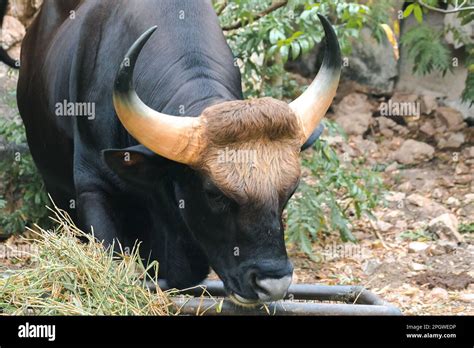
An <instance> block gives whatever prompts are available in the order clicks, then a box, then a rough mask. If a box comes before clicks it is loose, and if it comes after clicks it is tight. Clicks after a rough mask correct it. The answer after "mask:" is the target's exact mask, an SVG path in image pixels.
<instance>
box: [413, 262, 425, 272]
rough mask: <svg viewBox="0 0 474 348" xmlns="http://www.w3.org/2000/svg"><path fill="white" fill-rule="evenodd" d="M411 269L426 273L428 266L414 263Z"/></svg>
mask: <svg viewBox="0 0 474 348" xmlns="http://www.w3.org/2000/svg"><path fill="white" fill-rule="evenodd" d="M410 268H411V269H412V270H414V271H424V270H425V269H426V266H425V265H423V264H421V263H416V262H412V263H411V264H410Z"/></svg>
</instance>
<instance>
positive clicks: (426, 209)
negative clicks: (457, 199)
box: [406, 193, 449, 223]
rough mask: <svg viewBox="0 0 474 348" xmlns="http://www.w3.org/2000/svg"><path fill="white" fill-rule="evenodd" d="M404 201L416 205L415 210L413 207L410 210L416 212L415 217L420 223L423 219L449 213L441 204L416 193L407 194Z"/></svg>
mask: <svg viewBox="0 0 474 348" xmlns="http://www.w3.org/2000/svg"><path fill="white" fill-rule="evenodd" d="M406 201H407V203H408V204H411V205H413V206H416V207H418V209H416V210H415V208H413V209H411V210H413V211H414V212H417V213H418V214H417V217H418V220H419V222H420V223H422V222H423V220H427V219H434V218H436V217H438V216H440V215H443V214H445V213H449V211H448V210H447V209H446V208H445V207H443V206H442V205H441V204H439V203H436V202H434V201H433V200H431V199H429V198H426V197H423V196H422V195H419V194H417V193H413V194H411V195H410V196H408V197H407V199H406Z"/></svg>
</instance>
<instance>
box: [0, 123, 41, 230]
mask: <svg viewBox="0 0 474 348" xmlns="http://www.w3.org/2000/svg"><path fill="white" fill-rule="evenodd" d="M0 136H1V137H3V138H4V139H5V140H6V141H7V142H8V143H9V144H12V145H20V144H25V143H26V136H25V131H24V128H23V125H22V123H21V121H19V120H14V121H7V120H0ZM0 182H1V184H0V189H1V191H0V236H3V237H5V236H8V235H11V234H18V233H22V232H24V231H25V227H26V226H31V225H33V224H36V223H38V224H41V225H42V226H43V227H47V226H49V225H50V223H49V219H48V218H47V216H48V213H47V209H46V204H48V202H49V199H48V196H47V194H46V192H45V190H44V185H43V181H42V179H41V177H40V175H39V174H38V171H37V170H36V167H35V164H34V162H33V159H32V157H31V155H30V154H29V153H20V152H15V151H12V152H9V153H7V156H6V158H4V159H3V160H2V161H0Z"/></svg>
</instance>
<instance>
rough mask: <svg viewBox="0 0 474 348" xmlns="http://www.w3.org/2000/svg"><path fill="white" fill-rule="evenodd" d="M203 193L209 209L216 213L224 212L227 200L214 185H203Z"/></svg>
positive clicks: (227, 203) (227, 204)
mask: <svg viewBox="0 0 474 348" xmlns="http://www.w3.org/2000/svg"><path fill="white" fill-rule="evenodd" d="M204 192H205V194H206V197H207V200H208V202H209V204H210V205H211V208H213V210H215V211H216V212H219V211H223V210H226V209H227V208H228V206H229V203H230V201H229V199H228V198H227V197H226V196H225V195H224V194H223V193H222V192H221V191H220V190H219V189H218V188H217V187H215V186H214V185H205V187H204Z"/></svg>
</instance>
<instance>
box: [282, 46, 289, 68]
mask: <svg viewBox="0 0 474 348" xmlns="http://www.w3.org/2000/svg"><path fill="white" fill-rule="evenodd" d="M289 52H290V49H289V48H288V46H281V47H280V56H281V60H282V62H283V64H285V63H286V62H287V61H288V54H289Z"/></svg>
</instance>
